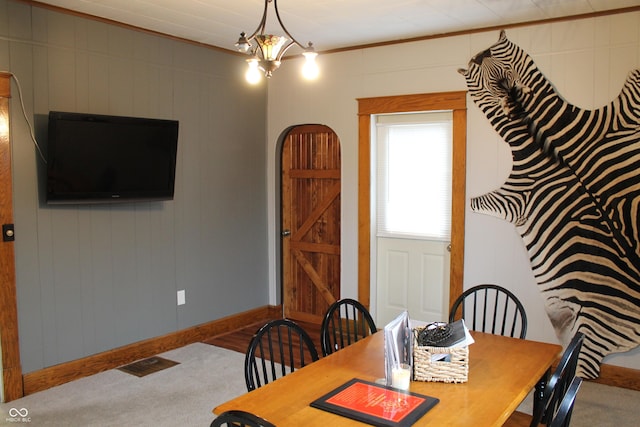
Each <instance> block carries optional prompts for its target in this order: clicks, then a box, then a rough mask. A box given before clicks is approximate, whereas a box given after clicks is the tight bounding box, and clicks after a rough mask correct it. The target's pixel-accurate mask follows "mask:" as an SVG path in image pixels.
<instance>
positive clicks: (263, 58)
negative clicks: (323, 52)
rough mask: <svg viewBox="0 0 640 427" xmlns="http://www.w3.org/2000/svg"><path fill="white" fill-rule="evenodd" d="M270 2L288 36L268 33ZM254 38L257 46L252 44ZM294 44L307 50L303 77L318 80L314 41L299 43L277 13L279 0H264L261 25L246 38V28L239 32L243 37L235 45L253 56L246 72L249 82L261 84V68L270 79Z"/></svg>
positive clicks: (248, 60)
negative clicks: (306, 43)
mask: <svg viewBox="0 0 640 427" xmlns="http://www.w3.org/2000/svg"><path fill="white" fill-rule="evenodd" d="M270 3H273V7H274V9H275V13H276V18H277V19H278V23H279V24H280V27H282V30H283V31H284V33H285V34H286V35H287V37H288V38H287V37H285V36H277V35H273V34H265V27H266V25H267V11H268V8H269V4H270ZM252 40H255V42H256V43H257V44H258V46H256V47H254V46H252V44H251V41H252ZM293 45H297V46H299V47H301V48H302V49H303V50H304V52H303V53H302V55H304V57H305V59H306V61H305V63H304V66H303V67H302V74H303V76H304V77H305V78H307V79H315V78H316V77H317V76H318V74H319V70H318V65H317V64H316V62H315V59H316V56H318V54H317V53H316V51H315V49H314V48H313V43H311V42H309V44H308V45H307V46H303V45H302V44H300V43H299V42H298V41H297V40H296V39H295V38H294V37H293V36H292V35H291V34H290V33H289V31H287V28H286V27H285V26H284V24H283V23H282V19H280V13H279V12H278V0H264V11H263V12H262V19H261V20H260V24H258V28H256V30H255V31H254V32H253V34H251V35H250V36H249V37H247V35H246V33H245V32H244V31H243V32H242V33H240V38H239V39H238V42H237V43H236V45H235V46H236V48H237V49H238V50H239V51H240V52H242V53H246V54H248V55H250V58H249V59H247V64H248V65H249V69H248V70H247V73H246V74H245V77H246V79H247V81H248V82H249V83H253V84H255V83H258V82H259V81H260V79H261V71H262V73H264V75H265V77H266V78H270V77H271V76H272V75H273V72H274V71H275V70H277V69H278V67H280V62H281V61H282V56H283V55H284V53H285V52H286V51H287V50H288V49H289V48H290V47H291V46H293Z"/></svg>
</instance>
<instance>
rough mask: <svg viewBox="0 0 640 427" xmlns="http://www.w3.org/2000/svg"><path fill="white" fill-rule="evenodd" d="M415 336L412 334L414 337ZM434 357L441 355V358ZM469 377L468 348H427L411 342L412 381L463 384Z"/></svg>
mask: <svg viewBox="0 0 640 427" xmlns="http://www.w3.org/2000/svg"><path fill="white" fill-rule="evenodd" d="M415 335H416V334H414V336H415ZM434 355H443V356H444V357H443V358H444V359H445V360H446V361H445V360H441V359H443V358H440V357H439V356H436V359H438V360H436V361H432V359H433V357H432V356H434ZM468 376H469V346H468V345H465V346H462V347H429V346H419V345H418V343H417V341H415V340H414V342H413V379H414V381H439V382H445V383H464V382H467V379H468Z"/></svg>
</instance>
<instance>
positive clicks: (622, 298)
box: [459, 31, 640, 379]
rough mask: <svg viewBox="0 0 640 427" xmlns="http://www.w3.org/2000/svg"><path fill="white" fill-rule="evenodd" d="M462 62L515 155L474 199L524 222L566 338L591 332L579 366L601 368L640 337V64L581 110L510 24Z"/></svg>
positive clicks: (543, 287)
mask: <svg viewBox="0 0 640 427" xmlns="http://www.w3.org/2000/svg"><path fill="white" fill-rule="evenodd" d="M459 72H460V73H461V74H462V75H463V76H464V77H465V79H466V82H467V86H468V89H469V93H470V95H471V97H472V99H473V101H474V102H475V104H476V105H477V106H478V107H479V108H480V110H481V111H482V112H483V113H484V114H485V115H486V117H487V119H488V120H489V122H490V123H491V125H492V126H493V128H494V129H495V130H496V131H497V132H498V134H499V135H500V136H501V137H502V138H503V139H504V140H505V142H506V143H508V144H509V146H510V149H511V152H512V156H513V167H512V171H511V173H510V175H509V177H508V178H507V180H506V182H505V183H504V184H503V185H502V186H501V187H500V188H499V189H497V190H495V191H492V192H490V193H487V194H485V195H482V196H479V197H475V198H472V200H471V208H472V210H473V211H475V212H481V213H484V214H488V215H492V216H495V217H498V218H502V219H505V220H507V221H509V222H511V223H513V224H514V225H515V227H516V230H517V231H518V233H519V234H520V236H521V237H522V239H523V241H524V243H525V246H526V249H527V252H528V255H529V258H530V262H531V268H532V271H533V273H534V276H535V278H536V282H537V284H538V287H539V290H540V292H541V293H542V295H543V297H544V300H545V306H546V311H547V314H548V315H549V318H550V320H551V323H552V324H553V327H554V329H555V332H556V334H557V335H558V337H559V339H560V340H561V342H563V344H565V345H566V344H568V343H569V341H570V340H571V338H572V337H573V335H574V334H575V333H576V332H578V331H580V332H583V333H585V335H586V338H585V341H584V344H583V346H582V351H581V353H580V358H579V364H578V370H577V374H578V375H579V376H581V377H583V378H590V379H591V378H596V377H597V376H598V375H599V372H600V363H601V362H602V359H603V358H604V357H605V356H606V355H608V354H611V353H619V352H624V351H628V350H630V349H632V348H635V347H637V346H638V344H640V244H639V241H640V227H639V224H638V218H639V216H640V173H639V171H640V70H634V71H632V72H631V73H630V74H629V76H628V78H627V81H626V83H625V84H624V87H623V88H622V91H621V93H620V95H619V96H618V97H617V98H616V99H615V100H613V101H612V102H611V103H610V104H609V105H606V106H604V107H602V108H600V109H597V110H585V109H580V108H578V107H576V106H574V105H571V104H569V103H568V102H566V101H565V100H564V99H563V98H562V97H561V96H560V95H559V94H558V93H557V92H556V91H555V89H554V88H553V86H552V84H551V83H550V82H549V81H548V80H547V79H546V77H545V76H544V75H543V74H542V73H541V72H540V70H539V69H538V68H537V67H536V65H535V63H534V61H533V60H532V59H531V57H530V56H529V55H527V54H526V52H524V51H523V50H522V49H521V48H520V47H518V46H516V45H515V44H513V43H512V42H510V41H509V40H508V39H507V37H506V34H505V32H504V31H502V32H501V34H500V38H499V40H498V42H497V43H496V44H495V45H493V46H491V47H490V48H489V49H487V50H485V51H483V52H481V53H479V54H478V55H476V56H475V57H473V58H472V59H471V61H470V62H469V65H468V68H467V69H461V70H459Z"/></svg>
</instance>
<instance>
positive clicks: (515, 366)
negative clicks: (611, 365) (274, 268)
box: [213, 331, 562, 427]
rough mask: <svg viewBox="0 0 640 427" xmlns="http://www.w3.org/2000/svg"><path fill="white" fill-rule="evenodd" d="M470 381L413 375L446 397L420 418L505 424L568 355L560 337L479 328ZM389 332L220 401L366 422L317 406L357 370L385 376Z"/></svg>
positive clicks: (301, 422) (321, 419)
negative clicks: (546, 339)
mask: <svg viewBox="0 0 640 427" xmlns="http://www.w3.org/2000/svg"><path fill="white" fill-rule="evenodd" d="M471 333H472V335H473V337H474V339H475V343H474V344H471V345H470V346H469V377H468V381H467V382H466V383H460V384H446V383H438V382H422V381H412V382H411V386H410V391H412V392H416V393H420V394H425V395H428V396H433V397H436V398H438V399H440V403H438V404H437V405H436V406H435V407H433V408H432V409H431V410H430V411H429V412H427V413H426V414H425V415H424V416H423V417H422V418H421V419H420V420H418V422H416V424H415V425H432V426H445V425H446V426H471V425H473V426H500V425H502V424H503V423H504V421H505V420H506V419H507V418H508V417H509V415H510V414H511V413H512V412H513V411H515V410H516V408H517V407H518V405H519V404H520V403H521V402H522V401H523V400H524V398H525V397H526V396H527V395H528V393H529V392H530V391H531V390H532V389H533V388H534V386H535V384H536V383H537V382H538V380H539V379H540V378H541V377H542V376H543V375H544V374H545V372H546V371H547V369H548V368H549V367H550V366H551V365H552V363H553V362H554V361H555V360H556V358H557V357H558V356H559V355H560V352H561V351H562V348H561V347H560V346H559V345H556V344H547V343H541V342H536V341H529V340H521V339H517V338H509V337H503V336H499V335H491V334H485V333H481V332H474V331H472V332H471ZM383 349H384V334H383V333H382V332H378V333H376V334H374V335H372V336H370V337H368V338H367V339H365V340H361V341H358V342H357V343H355V344H353V345H351V346H349V347H347V348H344V349H342V350H340V351H338V352H335V353H333V354H331V355H329V356H327V357H324V358H321V359H320V360H318V361H317V362H314V363H312V364H310V365H307V366H306V367H304V368H302V369H300V370H298V371H295V372H293V373H292V374H288V375H287V376H285V377H283V378H280V379H278V380H277V381H274V382H271V383H269V384H267V385H265V386H263V387H260V388H258V389H256V390H254V391H252V392H250V393H245V394H243V395H242V396H239V397H237V398H235V399H232V400H230V401H228V402H226V403H223V404H222V405H220V406H218V407H216V408H215V409H214V410H213V412H214V413H215V414H221V413H222V412H224V411H227V410H230V409H242V410H245V411H249V412H252V413H254V414H256V415H259V416H261V417H263V418H265V419H266V420H268V421H270V422H272V423H274V424H275V425H276V426H278V427H285V426H318V427H326V426H329V425H330V426H358V425H363V424H362V423H360V422H358V421H354V420H351V419H349V418H345V417H342V416H340V415H335V414H332V413H329V412H326V411H322V410H320V409H316V408H312V407H311V406H309V403H311V402H312V401H313V400H315V399H317V398H318V397H320V396H322V395H324V394H326V393H328V392H330V391H331V390H333V389H335V388H336V387H338V386H340V385H342V384H344V383H345V382H347V381H348V380H350V379H352V378H359V379H363V380H367V381H375V380H376V379H378V378H382V377H384V350H383Z"/></svg>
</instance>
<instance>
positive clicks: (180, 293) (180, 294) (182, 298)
mask: <svg viewBox="0 0 640 427" xmlns="http://www.w3.org/2000/svg"><path fill="white" fill-rule="evenodd" d="M185 302H186V301H185V296H184V289H183V290H181V291H178V305H183V304H184V303H185Z"/></svg>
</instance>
